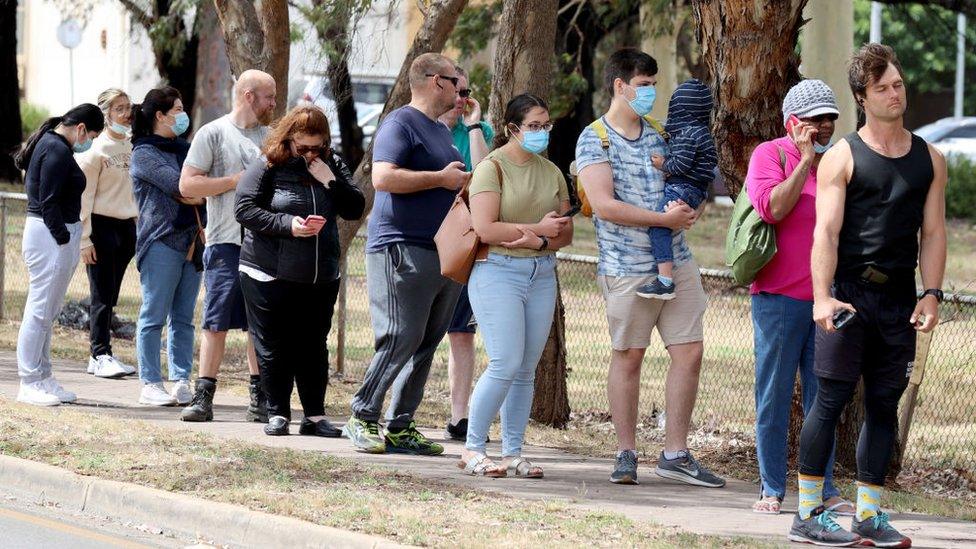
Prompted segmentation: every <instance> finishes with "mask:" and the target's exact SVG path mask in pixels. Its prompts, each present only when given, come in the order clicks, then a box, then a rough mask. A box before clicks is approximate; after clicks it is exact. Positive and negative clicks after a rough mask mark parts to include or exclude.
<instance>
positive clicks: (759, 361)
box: [752, 293, 840, 500]
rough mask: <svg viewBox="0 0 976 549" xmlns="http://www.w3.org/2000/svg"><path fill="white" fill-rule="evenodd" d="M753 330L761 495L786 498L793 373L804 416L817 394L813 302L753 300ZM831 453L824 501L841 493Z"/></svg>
mask: <svg viewBox="0 0 976 549" xmlns="http://www.w3.org/2000/svg"><path fill="white" fill-rule="evenodd" d="M752 325H753V330H754V333H755V346H756V454H757V455H758V456H759V475H760V479H761V482H762V492H763V494H764V495H767V496H777V497H783V496H784V495H785V494H786V450H787V448H786V442H787V440H786V439H787V431H788V429H789V424H790V405H791V403H792V400H793V384H794V381H795V380H796V371H797V368H799V370H800V387H801V389H802V394H803V413H804V415H805V414H807V413H809V412H810V408H811V407H813V401H814V398H815V397H816V395H817V376H816V375H815V374H814V373H813V357H814V354H813V353H814V333H815V330H814V327H815V324H814V322H813V302H812V301H800V300H798V299H793V298H791V297H787V296H785V295H776V294H767V293H760V294H755V295H753V296H752ZM833 471H834V453H833V450H831V452H830V461H828V463H827V469H826V473H825V475H824V491H823V498H824V500H827V499H830V498H832V497H834V496H836V495H838V494H840V492H839V491H838V490H837V488H835V487H834V482H833Z"/></svg>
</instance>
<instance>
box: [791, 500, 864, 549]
mask: <svg viewBox="0 0 976 549" xmlns="http://www.w3.org/2000/svg"><path fill="white" fill-rule="evenodd" d="M786 537H787V539H789V540H790V541H795V542H799V543H812V544H813V545H824V546H826V547H851V546H852V545H858V544H859V543H861V536H859V535H857V534H852V533H851V532H848V531H847V530H844V529H843V528H841V526H840V525H839V524H837V523H836V522H835V521H834V514H833V513H831V512H830V511H826V510H824V507H823V505H821V506H820V507H817V508H816V509H814V510H813V513H811V514H810V517H809V518H807V519H801V518H800V515H799V514H797V515H796V516H794V517H793V527H792V528H790V533H789V535H788V536H786Z"/></svg>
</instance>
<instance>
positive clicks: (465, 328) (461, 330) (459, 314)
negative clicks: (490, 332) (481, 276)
mask: <svg viewBox="0 0 976 549" xmlns="http://www.w3.org/2000/svg"><path fill="white" fill-rule="evenodd" d="M476 331H478V323H477V322H475V320H474V312H473V311H472V310H471V301H470V300H469V299H468V287H467V286H465V287H463V288H461V295H460V296H458V300H457V305H455V306H454V314H453V315H452V316H451V326H450V327H449V328H448V329H447V333H449V334H473V333H475V332H476Z"/></svg>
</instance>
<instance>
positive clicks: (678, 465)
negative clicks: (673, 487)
mask: <svg viewBox="0 0 976 549" xmlns="http://www.w3.org/2000/svg"><path fill="white" fill-rule="evenodd" d="M654 472H655V473H657V475H658V476H659V477H664V478H669V479H671V480H677V481H679V482H684V483H687V484H693V485H695V486H705V487H706V488H721V487H723V486H725V479H724V478H722V477H720V476H718V475H716V474H714V473H712V472H711V471H709V470H708V469H706V468H704V467H702V466H701V465H700V464H699V463H698V462H697V461H696V460H695V458H694V457H692V455H691V452H690V451H687V450H685V451H682V452H680V454H679V455H678V457H677V458H675V459H667V458H665V457H664V452H661V457H660V458H659V459H658V461H657V468H656V469H654Z"/></svg>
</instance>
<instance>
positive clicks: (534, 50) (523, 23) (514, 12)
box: [488, 0, 575, 427]
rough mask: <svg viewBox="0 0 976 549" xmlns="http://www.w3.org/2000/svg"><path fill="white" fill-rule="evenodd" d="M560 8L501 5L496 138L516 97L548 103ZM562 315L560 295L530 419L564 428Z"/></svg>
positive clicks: (532, 2) (523, 2) (493, 103)
mask: <svg viewBox="0 0 976 549" xmlns="http://www.w3.org/2000/svg"><path fill="white" fill-rule="evenodd" d="M558 9H559V2H558V0H505V2H504V4H503V5H502V15H501V17H500V20H499V24H498V28H499V32H498V42H497V45H496V48H495V62H494V67H493V68H492V85H491V100H490V104H489V107H488V118H489V119H490V120H491V121H492V123H493V124H494V125H495V128H494V129H495V133H496V134H500V133H501V132H504V127H503V118H504V113H505V106H506V104H507V103H508V102H509V101H510V100H511V99H512V97H514V96H516V95H518V94H520V93H526V92H527V93H531V94H534V95H538V96H539V97H542V98H544V99H548V98H549V94H550V91H551V87H552V78H551V75H552V74H553V69H554V66H555V65H554V63H553V59H554V52H555V46H556V15H557V11H558ZM574 148H575V147H574ZM557 286H558V280H557ZM564 315H565V311H564V309H563V302H562V296H561V295H560V293H559V292H558V291H557V292H556V312H555V314H554V315H553V322H552V328H551V329H550V331H549V340H548V341H547V342H546V348H545V350H544V351H543V353H542V358H541V359H540V360H539V366H538V368H537V369H536V376H535V398H534V399H533V401H532V419H534V420H536V421H538V422H540V423H544V424H546V425H551V426H553V427H565V426H566V423H567V422H568V421H569V397H568V394H567V391H566V325H565V319H564Z"/></svg>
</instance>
